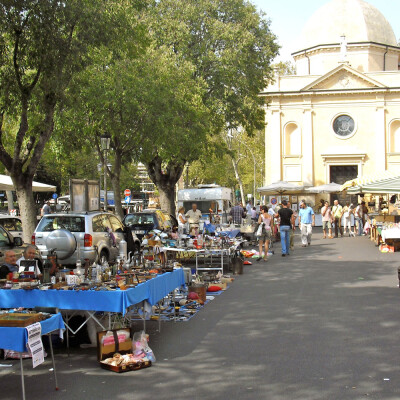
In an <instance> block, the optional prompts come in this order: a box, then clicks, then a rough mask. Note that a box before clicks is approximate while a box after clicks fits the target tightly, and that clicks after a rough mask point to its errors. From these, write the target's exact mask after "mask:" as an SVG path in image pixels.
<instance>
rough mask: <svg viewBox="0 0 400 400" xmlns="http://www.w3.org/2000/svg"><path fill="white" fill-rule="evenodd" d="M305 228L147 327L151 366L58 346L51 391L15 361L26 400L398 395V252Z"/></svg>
mask: <svg viewBox="0 0 400 400" xmlns="http://www.w3.org/2000/svg"><path fill="white" fill-rule="evenodd" d="M316 231H317V233H314V235H313V242H312V245H311V246H310V247H307V248H302V247H300V239H299V237H296V249H295V251H294V252H292V254H291V255H290V256H289V257H285V258H283V257H281V256H280V246H278V245H275V251H276V254H275V255H274V256H273V257H271V259H270V260H269V261H268V263H264V262H262V261H260V262H258V263H257V262H254V263H253V265H252V266H246V267H245V273H244V275H241V276H239V277H238V278H237V279H236V281H235V282H234V283H233V284H232V285H231V287H230V288H229V289H228V290H227V291H226V292H225V293H223V294H222V295H220V296H217V297H216V298H215V300H213V301H211V302H210V303H209V304H208V305H207V306H206V307H205V308H204V309H203V310H202V311H201V312H200V313H198V314H197V315H196V316H195V317H194V318H192V319H191V320H190V321H188V322H179V323H173V322H167V323H163V324H162V330H161V333H159V332H157V331H156V328H157V323H151V324H149V325H150V326H149V329H148V332H149V333H150V346H151V347H152V349H153V351H154V353H155V355H156V357H157V363H156V364H154V366H153V367H151V368H148V369H144V370H140V371H135V372H128V373H124V374H115V373H113V372H108V371H105V370H102V369H100V368H99V367H98V366H97V363H96V354H95V350H94V349H86V350H81V349H75V350H73V352H72V354H71V356H70V357H67V355H66V354H65V351H58V352H57V354H56V362H57V368H58V379H59V386H60V391H59V392H55V391H54V390H53V384H54V382H53V377H52V375H51V373H50V372H49V368H50V367H51V365H50V364H49V363H48V362H46V364H45V365H43V366H40V367H38V368H36V369H35V370H32V368H31V366H30V365H29V363H30V361H26V362H25V365H26V367H25V369H26V387H27V399H60V400H64V399H74V400H75V399H135V400H153V399H158V400H160V399H166V400H173V399H174V400H175V399H177V400H178V399H202V400H205V399H209V400H211V399H231V400H233V399H271V400H291V399H296V400H298V399H312V400H314V399H315V400H317V399H324V400H326V399H329V400H330V399H332V400H345V399H366V398H367V399H379V400H381V399H390V400H398V399H399V398H400V389H399V383H400V362H399V353H400V350H399V347H400V346H399V344H400V335H399V333H400V329H399V328H400V322H399V320H400V319H399V316H398V314H397V311H396V310H398V309H399V303H400V289H399V288H398V279H397V267H398V266H400V253H393V254H381V253H380V252H379V251H378V249H377V248H376V247H375V246H374V244H373V243H372V242H370V241H369V239H368V238H366V237H356V238H347V237H346V238H338V239H333V240H328V239H326V240H322V234H321V233H319V232H318V228H317V229H316ZM137 328H138V329H139V328H140V325H138V326H137ZM1 362H2V363H8V364H13V366H12V368H0V377H1V394H0V398H1V399H4V400H6V399H17V398H19V396H20V381H19V377H20V375H19V363H18V362H16V361H5V362H4V361H1Z"/></svg>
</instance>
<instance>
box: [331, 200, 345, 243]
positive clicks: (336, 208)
mask: <svg viewBox="0 0 400 400" xmlns="http://www.w3.org/2000/svg"><path fill="white" fill-rule="evenodd" d="M332 216H333V220H334V221H335V237H336V238H337V237H338V235H339V232H340V237H343V228H342V216H343V207H342V206H341V205H340V204H339V200H334V202H333V207H332Z"/></svg>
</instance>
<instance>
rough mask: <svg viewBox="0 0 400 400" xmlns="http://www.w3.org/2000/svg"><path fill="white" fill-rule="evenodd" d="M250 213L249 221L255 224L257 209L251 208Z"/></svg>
mask: <svg viewBox="0 0 400 400" xmlns="http://www.w3.org/2000/svg"><path fill="white" fill-rule="evenodd" d="M250 213H251V220H252V221H253V222H257V220H258V218H257V209H256V208H255V207H253V208H252V209H251V211H250Z"/></svg>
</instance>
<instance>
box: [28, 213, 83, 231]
mask: <svg viewBox="0 0 400 400" xmlns="http://www.w3.org/2000/svg"><path fill="white" fill-rule="evenodd" d="M56 229H66V230H67V231H70V232H85V218H84V217H77V216H72V215H62V216H58V215H47V216H44V217H43V218H42V219H41V221H40V222H39V225H38V227H37V228H36V231H37V232H51V231H54V230H56Z"/></svg>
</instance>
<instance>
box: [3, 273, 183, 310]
mask: <svg viewBox="0 0 400 400" xmlns="http://www.w3.org/2000/svg"><path fill="white" fill-rule="evenodd" d="M184 284H185V276H184V273H183V269H181V268H180V269H176V270H174V271H173V272H167V273H165V274H162V275H159V276H157V277H155V278H153V279H150V280H148V281H146V282H143V283H141V284H139V285H137V286H136V287H134V288H132V289H128V290H115V291H98V292H96V291H93V290H87V291H82V290H80V291H74V290H39V289H34V290H23V289H19V290H0V308H16V307H24V308H34V307H57V308H59V309H61V310H87V311H108V312H119V313H123V314H124V313H125V311H126V309H127V307H129V306H132V305H134V304H138V303H140V302H142V301H144V300H147V301H148V302H149V303H150V304H151V305H154V304H156V303H157V302H158V301H159V300H161V299H162V298H163V297H165V296H166V295H167V294H168V293H170V292H172V291H173V290H174V289H176V288H177V287H180V286H182V285H184Z"/></svg>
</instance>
